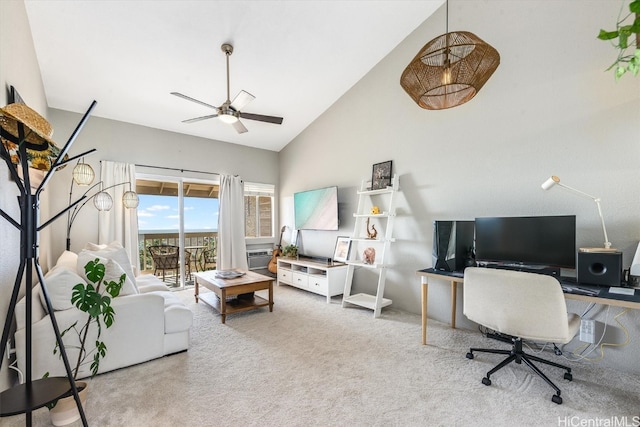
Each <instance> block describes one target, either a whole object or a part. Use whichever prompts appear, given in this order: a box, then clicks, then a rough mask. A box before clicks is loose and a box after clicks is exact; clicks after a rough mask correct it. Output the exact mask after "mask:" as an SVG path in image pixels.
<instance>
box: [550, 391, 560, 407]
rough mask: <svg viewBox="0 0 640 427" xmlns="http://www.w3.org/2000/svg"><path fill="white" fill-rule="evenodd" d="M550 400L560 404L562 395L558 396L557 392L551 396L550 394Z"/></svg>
mask: <svg viewBox="0 0 640 427" xmlns="http://www.w3.org/2000/svg"><path fill="white" fill-rule="evenodd" d="M551 401H552V402H553V403H557V404H558V405H561V404H562V397H560V396H558V395H557V394H554V395H553V396H551Z"/></svg>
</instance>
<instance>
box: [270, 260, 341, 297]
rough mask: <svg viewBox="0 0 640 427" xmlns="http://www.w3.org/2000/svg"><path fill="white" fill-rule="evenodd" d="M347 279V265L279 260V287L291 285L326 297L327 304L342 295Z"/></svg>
mask: <svg viewBox="0 0 640 427" xmlns="http://www.w3.org/2000/svg"><path fill="white" fill-rule="evenodd" d="M346 277H347V265H346V264H338V263H335V264H333V263H326V262H314V261H309V260H303V259H296V258H285V257H279V258H278V282H277V283H278V286H279V285H280V284H283V285H290V286H295V287H296V288H299V289H304V290H305V291H309V292H313V293H316V294H320V295H324V296H326V297H327V304H329V303H330V302H331V297H333V296H336V295H341V294H342V292H343V291H344V281H345V279H346Z"/></svg>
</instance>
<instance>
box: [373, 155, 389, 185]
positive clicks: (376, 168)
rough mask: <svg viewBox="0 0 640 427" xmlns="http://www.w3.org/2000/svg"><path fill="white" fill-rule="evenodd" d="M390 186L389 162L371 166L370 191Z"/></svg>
mask: <svg viewBox="0 0 640 427" xmlns="http://www.w3.org/2000/svg"><path fill="white" fill-rule="evenodd" d="M390 185H391V160H389V161H386V162H382V163H376V164H375V165H373V174H372V176H371V189H372V190H380V189H382V188H387V187H388V186H390Z"/></svg>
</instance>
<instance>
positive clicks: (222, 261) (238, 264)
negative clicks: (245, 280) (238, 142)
mask: <svg viewBox="0 0 640 427" xmlns="http://www.w3.org/2000/svg"><path fill="white" fill-rule="evenodd" d="M232 268H237V269H239V270H248V269H249V266H248V265H247V246H246V244H245V240H244V190H243V184H242V179H241V178H240V177H237V176H231V175H220V215H219V217H218V270H229V269H232Z"/></svg>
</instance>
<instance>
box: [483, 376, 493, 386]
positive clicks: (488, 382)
mask: <svg viewBox="0 0 640 427" xmlns="http://www.w3.org/2000/svg"><path fill="white" fill-rule="evenodd" d="M482 384H484V385H491V380H490V379H489V378H487V377H484V378H483V379H482Z"/></svg>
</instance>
